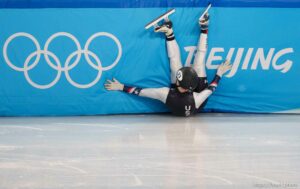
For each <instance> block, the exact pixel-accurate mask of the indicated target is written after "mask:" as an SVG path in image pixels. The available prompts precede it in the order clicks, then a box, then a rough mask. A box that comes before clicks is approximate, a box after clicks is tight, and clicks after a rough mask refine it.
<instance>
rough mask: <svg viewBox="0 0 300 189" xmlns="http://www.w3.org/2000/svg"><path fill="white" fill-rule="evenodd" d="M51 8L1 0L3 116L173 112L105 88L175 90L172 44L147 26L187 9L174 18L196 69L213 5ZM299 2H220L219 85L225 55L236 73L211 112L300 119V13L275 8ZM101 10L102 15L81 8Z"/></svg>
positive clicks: (216, 21) (213, 29)
mask: <svg viewBox="0 0 300 189" xmlns="http://www.w3.org/2000/svg"><path fill="white" fill-rule="evenodd" d="M51 2H52V3H51ZM51 2H50V1H30V3H28V2H27V3H26V1H23V3H22V1H21V3H20V4H17V3H15V2H14V1H0V6H1V7H2V8H3V9H2V10H1V12H0V20H1V29H0V34H1V35H0V43H1V46H2V54H1V57H0V60H1V62H0V115H3V116H19V115H94V114H117V113H151V112H166V111H168V110H167V109H166V107H165V106H164V105H163V104H161V103H160V102H158V101H155V100H151V99H146V98H142V97H136V96H131V95H128V94H124V93H121V92H107V91H106V90H105V89H104V87H103V84H104V81H105V80H106V79H108V78H112V77H116V78H118V79H119V80H120V81H122V82H125V83H126V84H129V85H134V86H140V87H162V86H168V85H169V83H170V76H169V72H170V70H169V62H168V58H167V54H166V49H165V41H164V39H163V37H162V36H160V35H157V34H154V33H153V32H151V31H146V30H144V26H145V24H146V23H147V22H148V21H150V20H152V19H153V18H154V17H156V16H158V15H160V14H161V13H163V12H165V11H166V10H167V9H168V7H169V6H173V7H177V5H178V7H177V8H176V12H175V13H174V14H173V15H172V16H171V19H172V21H173V22H174V32H175V35H176V39H177V41H178V43H179V45H180V48H181V49H180V50H181V54H182V61H183V62H184V63H185V64H186V65H188V64H190V63H191V62H192V59H193V54H194V52H195V46H196V44H197V40H198V35H199V28H198V26H197V19H198V17H199V15H200V14H201V12H202V11H203V9H204V7H203V6H204V4H205V3H206V2H205V3H203V1H191V2H193V3H187V5H186V6H181V4H182V3H183V1H179V0H178V1H172V2H171V1H166V2H165V1H159V2H160V4H159V3H158V4H155V3H154V4H153V5H152V6H151V3H149V2H148V1H128V2H129V4H123V7H122V6H121V5H122V4H121V3H120V2H123V3H124V1H107V2H110V3H108V5H107V4H106V5H105V6H106V7H105V8H104V6H100V5H104V4H105V3H104V2H105V1H89V3H86V4H85V3H83V1H64V2H65V4H64V3H61V4H60V8H53V7H57V5H58V4H59V3H58V1H51ZM71 2H73V6H70V7H71V8H70V7H68V6H67V5H70V4H72V3H71ZM101 2H102V4H101ZM118 2H119V3H118ZM130 2H132V3H133V4H130ZM134 2H138V3H139V4H138V5H139V6H138V5H137V4H134ZM189 2H190V1H189ZM299 2H300V1H289V2H288V1H267V2H264V3H263V2H259V1H251V2H250V3H249V2H247V1H214V2H213V3H215V4H216V5H218V6H217V7H213V8H212V9H211V10H210V15H211V22H210V23H211V25H210V29H209V41H208V43H209V50H208V54H207V60H206V66H207V68H208V77H209V80H210V79H212V77H213V75H214V73H215V69H216V67H217V65H218V64H220V63H221V62H222V61H223V60H224V59H225V58H229V59H231V61H232V63H233V69H232V71H231V72H230V73H228V74H227V76H226V77H224V78H223V79H222V80H221V82H220V85H219V87H218V89H217V90H216V92H215V93H214V94H213V95H212V96H211V97H210V99H209V101H208V104H207V106H206V108H205V110H206V111H220V112H256V113H261V112H267V113H271V112H282V111H286V112H298V110H297V109H298V108H299V107H300V99H299V96H300V87H298V84H297V78H298V77H299V74H300V68H299V67H300V65H299V62H300V57H299V56H298V55H299V53H298V52H299V50H300V44H299V41H300V35H299V33H300V26H299V24H297V23H298V20H299V18H300V11H299V8H274V7H273V8H272V6H271V5H272V4H274V6H275V7H278V5H279V4H280V5H281V7H293V6H295V7H299V4H300V3H299ZM45 3H48V4H45ZM93 3H94V5H99V6H96V7H98V8H79V7H90V5H93ZM113 3H115V4H113ZM176 3H177V4H176ZM202 3H203V4H202ZM248 3H249V4H248ZM255 3H257V4H255ZM13 5H14V6H13ZM21 5H22V6H21ZM47 5H48V6H47ZM62 5H65V6H62ZM134 5H135V6H134ZM142 5H143V6H142ZM196 5H197V6H196ZM198 5H199V7H198ZM247 5H248V6H250V5H251V6H252V8H247V7H248V6H247ZM165 6H168V7H165ZM201 6H202V7H201ZM228 6H232V7H228ZM42 7H43V8H44V9H41V8H42ZM45 7H46V8H45ZM101 7H102V8H101ZM137 7H138V8H137ZM253 7H260V8H253ZM100 65H101V66H100ZM100 67H102V68H100Z"/></svg>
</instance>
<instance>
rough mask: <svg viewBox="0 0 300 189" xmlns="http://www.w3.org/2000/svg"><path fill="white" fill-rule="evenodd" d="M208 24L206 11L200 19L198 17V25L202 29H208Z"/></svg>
mask: <svg viewBox="0 0 300 189" xmlns="http://www.w3.org/2000/svg"><path fill="white" fill-rule="evenodd" d="M208 24H209V14H208V12H206V13H205V14H204V15H203V16H202V18H201V19H199V25H200V28H201V30H202V31H207V30H208Z"/></svg>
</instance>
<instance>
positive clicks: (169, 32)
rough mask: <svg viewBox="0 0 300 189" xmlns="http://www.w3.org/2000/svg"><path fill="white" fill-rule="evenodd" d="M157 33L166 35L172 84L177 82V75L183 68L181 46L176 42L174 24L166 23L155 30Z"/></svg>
mask: <svg viewBox="0 0 300 189" xmlns="http://www.w3.org/2000/svg"><path fill="white" fill-rule="evenodd" d="M155 32H162V33H164V34H165V35H166V43H167V52H168V57H169V59H170V68H171V83H172V84H175V82H176V73H177V71H178V70H179V69H180V68H181V67H182V63H181V56H180V50H179V46H178V44H177V41H176V40H175V36H174V33H173V29H172V22H171V21H166V22H165V23H164V24H162V25H161V26H158V27H156V28H155Z"/></svg>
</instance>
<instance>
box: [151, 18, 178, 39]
mask: <svg viewBox="0 0 300 189" xmlns="http://www.w3.org/2000/svg"><path fill="white" fill-rule="evenodd" d="M172 26H173V24H172V22H171V21H170V20H169V21H166V22H164V23H163V24H162V25H159V26H156V27H155V28H154V32H157V33H158V32H161V33H165V35H166V36H170V35H172V34H173V29H172Z"/></svg>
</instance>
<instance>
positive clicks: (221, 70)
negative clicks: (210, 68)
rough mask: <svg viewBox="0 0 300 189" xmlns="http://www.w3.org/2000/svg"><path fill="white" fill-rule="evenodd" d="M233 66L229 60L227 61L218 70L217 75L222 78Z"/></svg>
mask: <svg viewBox="0 0 300 189" xmlns="http://www.w3.org/2000/svg"><path fill="white" fill-rule="evenodd" d="M231 67H232V65H231V64H230V62H229V60H225V61H224V62H223V63H222V64H221V65H220V66H219V67H218V70H217V75H218V76H220V77H222V76H223V74H224V73H226V72H227V71H229V70H230V69H231Z"/></svg>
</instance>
